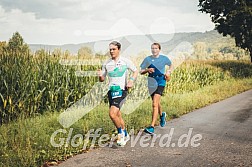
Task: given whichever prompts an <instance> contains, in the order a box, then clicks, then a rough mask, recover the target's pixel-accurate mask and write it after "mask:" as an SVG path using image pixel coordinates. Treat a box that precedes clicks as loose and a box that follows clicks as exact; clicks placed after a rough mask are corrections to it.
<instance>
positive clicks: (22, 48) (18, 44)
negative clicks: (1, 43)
mask: <svg viewBox="0 0 252 167" xmlns="http://www.w3.org/2000/svg"><path fill="white" fill-rule="evenodd" d="M7 51H8V52H9V53H11V54H20V53H25V54H26V53H29V46H28V45H27V44H26V43H24V39H23V37H22V36H21V35H20V34H19V33H18V32H15V33H14V34H13V35H12V37H11V38H10V39H9V42H8V45H7Z"/></svg>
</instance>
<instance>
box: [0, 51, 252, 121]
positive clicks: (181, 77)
mask: <svg viewBox="0 0 252 167" xmlns="http://www.w3.org/2000/svg"><path fill="white" fill-rule="evenodd" d="M59 61H60V58H55V57H52V56H51V55H50V54H49V53H43V54H40V55H39V56H32V55H30V54H22V55H18V54H16V55H9V54H7V53H2V54H1V55H0V62H1V63H0V64H1V66H0V124H3V123H7V122H9V121H12V120H15V119H16V118H18V117H24V118H27V117H31V116H36V115H38V114H43V113H44V112H45V111H51V112H53V111H60V110H62V109H66V108H68V107H69V106H71V105H72V104H74V103H76V102H77V101H78V100H79V99H81V98H82V97H83V96H84V95H86V94H87V93H88V92H89V91H90V90H91V89H92V87H93V85H94V84H95V83H97V82H98V78H97V77H95V76H83V77H80V76H77V75H76V73H75V72H76V71H77V70H80V69H81V70H82V71H96V70H97V69H98V68H101V67H100V66H99V65H94V66H91V65H80V66H66V65H62V64H60V62H59ZM137 66H139V64H137ZM251 71H252V66H251V64H249V63H246V62H227V61H226V62H218V63H217V62H184V63H183V64H182V65H181V66H179V67H178V68H177V69H176V70H175V71H174V72H173V74H172V80H171V81H170V82H169V83H168V84H167V87H166V89H165V93H168V92H172V93H181V92H185V91H194V90H197V89H199V88H201V87H203V86H206V85H211V84H215V83H217V82H218V81H222V80H227V79H229V78H231V77H251V76H252V72H251ZM144 85H146V80H145V78H144V77H139V78H138V80H137V81H136V83H135V86H134V88H133V90H131V92H132V94H131V96H130V97H129V98H131V100H134V99H137V98H138V97H140V96H146V93H147V91H146V90H143V86H144ZM103 88H104V87H100V88H98V89H96V90H92V92H93V93H92V94H91V95H90V97H88V99H86V101H85V102H84V103H85V104H90V103H96V102H95V100H96V99H97V98H96V94H98V93H99V92H100V91H102V90H103ZM103 102H105V103H107V100H106V99H105V100H103Z"/></svg>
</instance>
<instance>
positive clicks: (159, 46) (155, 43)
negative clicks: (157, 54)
mask: <svg viewBox="0 0 252 167" xmlns="http://www.w3.org/2000/svg"><path fill="white" fill-rule="evenodd" d="M152 45H157V46H158V48H159V50H161V45H160V43H157V42H154V43H153V44H151V46H152Z"/></svg>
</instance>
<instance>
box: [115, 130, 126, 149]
mask: <svg viewBox="0 0 252 167" xmlns="http://www.w3.org/2000/svg"><path fill="white" fill-rule="evenodd" d="M116 143H117V145H118V146H124V145H125V144H126V143H125V140H124V134H123V133H119V134H118V135H117V141H116Z"/></svg>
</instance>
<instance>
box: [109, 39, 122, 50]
mask: <svg viewBox="0 0 252 167" xmlns="http://www.w3.org/2000/svg"><path fill="white" fill-rule="evenodd" d="M109 45H115V46H117V48H118V50H120V49H121V44H120V43H119V42H117V41H112V42H110V44H109Z"/></svg>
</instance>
